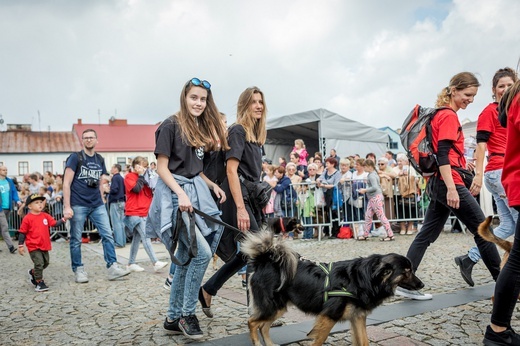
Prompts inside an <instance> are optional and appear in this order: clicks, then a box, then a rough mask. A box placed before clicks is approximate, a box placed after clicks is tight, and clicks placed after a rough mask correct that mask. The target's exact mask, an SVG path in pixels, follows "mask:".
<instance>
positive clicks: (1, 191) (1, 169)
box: [0, 166, 22, 253]
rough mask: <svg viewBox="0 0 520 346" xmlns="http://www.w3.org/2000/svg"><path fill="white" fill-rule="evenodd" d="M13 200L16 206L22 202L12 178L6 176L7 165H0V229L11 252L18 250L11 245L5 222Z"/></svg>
mask: <svg viewBox="0 0 520 346" xmlns="http://www.w3.org/2000/svg"><path fill="white" fill-rule="evenodd" d="M13 202H16V203H17V204H18V207H19V206H20V205H21V204H22V202H20V198H18V191H17V190H16V186H14V183H13V180H12V179H10V178H8V177H7V167H6V166H0V230H1V232H2V238H4V241H5V243H6V244H7V248H8V249H9V252H11V253H15V252H16V250H18V249H17V248H16V247H15V246H14V245H13V241H12V240H11V235H10V234H9V225H8V223H7V219H8V217H9V213H10V212H11V208H12V207H13ZM0 251H1V250H0Z"/></svg>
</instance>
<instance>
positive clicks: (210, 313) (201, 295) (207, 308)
mask: <svg viewBox="0 0 520 346" xmlns="http://www.w3.org/2000/svg"><path fill="white" fill-rule="evenodd" d="M199 303H200V305H201V306H202V312H203V313H204V315H206V316H207V317H209V318H213V311H211V306H209V305H208V304H206V299H204V293H202V286H201V287H200V288H199Z"/></svg>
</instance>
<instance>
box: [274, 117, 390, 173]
mask: <svg viewBox="0 0 520 346" xmlns="http://www.w3.org/2000/svg"><path fill="white" fill-rule="evenodd" d="M295 139H303V141H304V142H305V146H306V147H307V151H308V152H309V155H313V154H314V153H315V152H316V151H320V152H322V153H323V154H324V157H327V156H329V153H330V149H336V151H337V154H338V156H340V157H345V156H348V155H353V154H359V155H361V157H365V155H366V154H368V153H370V152H373V153H375V154H376V156H378V157H379V156H381V155H383V154H384V153H385V151H387V150H388V149H387V144H388V140H389V139H388V134H387V133H385V132H384V131H381V130H378V129H376V128H374V127H371V126H367V125H364V124H361V123H358V122H357V121H354V120H351V119H348V118H345V117H344V116H342V115H340V114H337V113H333V112H331V111H328V110H326V109H323V108H320V109H316V110H312V111H307V112H302V113H296V114H290V115H284V116H281V117H277V118H272V119H268V120H267V141H266V145H265V154H266V157H267V158H270V159H273V160H274V164H278V157H280V156H283V157H285V158H286V159H289V154H290V152H291V150H292V148H293V146H294V140H295Z"/></svg>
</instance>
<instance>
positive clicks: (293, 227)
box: [267, 217, 303, 238]
mask: <svg viewBox="0 0 520 346" xmlns="http://www.w3.org/2000/svg"><path fill="white" fill-rule="evenodd" d="M267 229H268V230H270V231H271V232H273V233H274V234H276V235H282V236H283V237H284V238H287V237H288V234H289V233H291V232H293V233H294V234H295V237H296V235H297V234H300V233H302V232H303V226H302V225H301V222H300V220H299V219H298V218H296V217H270V218H268V219H267Z"/></svg>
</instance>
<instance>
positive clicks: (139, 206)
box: [123, 156, 168, 272]
mask: <svg viewBox="0 0 520 346" xmlns="http://www.w3.org/2000/svg"><path fill="white" fill-rule="evenodd" d="M147 168H148V159H146V158H145V157H142V156H137V157H135V158H134V160H133V161H132V171H131V172H128V173H127V174H126V175H125V180H124V185H125V195H126V204H125V218H124V219H123V222H124V224H125V225H126V227H128V229H130V231H131V232H132V245H130V258H129V259H128V270H130V271H131V272H142V271H144V268H143V267H141V266H140V265H139V264H137V263H135V257H136V255H137V250H139V243H140V242H142V243H143V246H144V250H145V251H146V253H147V254H148V257H149V258H150V261H152V264H153V269H154V270H155V271H159V270H161V269H162V268H164V267H166V265H167V264H168V262H161V261H158V260H157V257H156V256H155V251H154V250H153V247H152V242H151V240H150V238H147V237H146V235H145V225H146V217H147V216H148V210H149V209H150V204H151V203H152V198H153V192H152V189H151V188H150V186H149V185H148V182H147V181H146V179H145V177H144V174H145V173H146V169H147Z"/></svg>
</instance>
